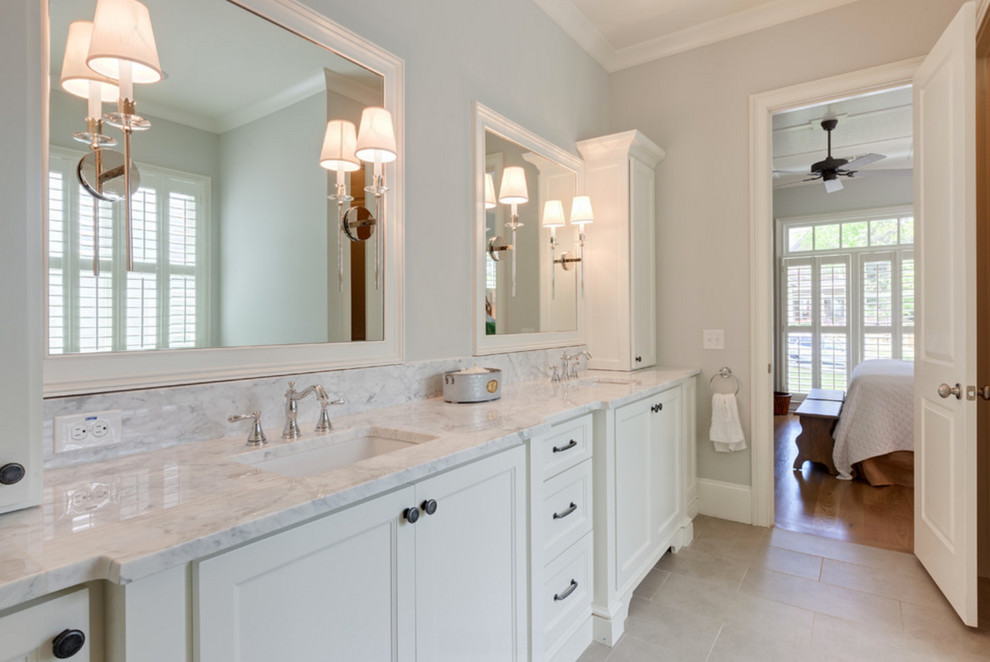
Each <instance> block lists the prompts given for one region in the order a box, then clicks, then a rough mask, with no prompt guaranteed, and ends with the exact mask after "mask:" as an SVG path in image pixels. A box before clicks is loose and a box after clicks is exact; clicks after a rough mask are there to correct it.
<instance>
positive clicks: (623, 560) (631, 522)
mask: <svg viewBox="0 0 990 662" xmlns="http://www.w3.org/2000/svg"><path fill="white" fill-rule="evenodd" d="M653 405H654V401H653V400H640V401H639V402H634V403H632V404H628V405H625V406H622V407H619V408H618V409H616V411H615V501H614V504H615V511H614V512H613V513H612V516H613V517H614V518H615V575H616V576H615V586H616V588H617V589H618V590H619V592H622V591H623V590H624V589H625V588H626V584H627V583H628V582H629V581H631V580H632V579H634V578H635V577H636V576H637V573H639V571H640V569H641V568H642V567H643V564H644V563H646V562H647V560H648V559H649V557H650V555H651V554H653V540H654V536H653V531H652V529H653V524H654V522H653V502H652V499H651V493H652V489H653V488H652V485H653V463H652V461H651V456H652V445H653V442H652V435H651V423H652V421H651V420H650V418H651V417H652V416H653V412H652V410H651V407H653Z"/></svg>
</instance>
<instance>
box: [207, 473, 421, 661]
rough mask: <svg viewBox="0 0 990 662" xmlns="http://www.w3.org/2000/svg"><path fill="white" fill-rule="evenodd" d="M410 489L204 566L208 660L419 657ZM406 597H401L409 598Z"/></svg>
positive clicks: (349, 509) (276, 537) (312, 523)
mask: <svg viewBox="0 0 990 662" xmlns="http://www.w3.org/2000/svg"><path fill="white" fill-rule="evenodd" d="M413 493H414V490H413V488H411V487H410V488H406V489H404V490H400V491H398V492H395V493H392V494H388V495H386V496H383V497H379V498H377V499H374V500H372V501H369V502H367V503H363V504H359V505H357V506H352V507H350V508H347V509H346V510H343V511H340V512H338V513H335V514H333V515H328V516H326V517H324V518H322V519H319V520H315V521H313V522H310V523H308V524H304V525H301V526H299V527H296V528H294V529H290V530H289V531H286V532H284V533H280V534H278V535H275V536H272V537H271V538H266V539H264V540H260V541H258V542H254V543H251V544H249V545H246V546H244V547H241V548H239V549H235V550H233V551H231V552H227V553H225V554H221V555H219V556H216V557H214V558H212V559H208V560H206V561H202V562H200V563H199V564H198V572H197V577H196V579H195V581H196V596H197V600H198V606H199V619H198V632H197V647H198V652H199V656H198V658H197V659H199V660H202V661H203V662H224V661H228V660H229V661H231V662H233V661H237V662H271V661H272V660H361V661H362V662H386V661H391V660H411V659H413V651H412V646H414V642H415V638H414V635H413V632H412V628H413V627H414V619H415V614H414V613H413V609H412V604H411V600H412V589H411V581H412V579H411V577H412V571H413V569H412V568H410V567H408V566H409V560H410V559H411V558H412V556H413V554H412V545H413V543H414V540H413V533H412V528H413V526H414V525H412V524H410V523H409V522H407V521H406V520H404V519H403V518H402V512H403V510H404V509H405V508H408V507H411V506H414V498H413ZM403 601H405V602H403Z"/></svg>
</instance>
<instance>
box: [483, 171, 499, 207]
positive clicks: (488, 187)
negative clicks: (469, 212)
mask: <svg viewBox="0 0 990 662" xmlns="http://www.w3.org/2000/svg"><path fill="white" fill-rule="evenodd" d="M497 206H498V202H496V200H495V178H494V177H492V173H490V172H486V173H485V209H495V207H497Z"/></svg>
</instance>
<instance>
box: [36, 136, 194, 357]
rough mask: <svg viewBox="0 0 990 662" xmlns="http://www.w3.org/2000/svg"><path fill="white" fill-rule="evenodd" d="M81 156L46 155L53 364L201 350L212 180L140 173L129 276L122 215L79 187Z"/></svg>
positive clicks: (147, 169)
mask: <svg viewBox="0 0 990 662" xmlns="http://www.w3.org/2000/svg"><path fill="white" fill-rule="evenodd" d="M81 156H82V153H81V152H74V151H71V150H63V149H59V148H55V147H53V148H52V149H51V153H50V155H49V175H48V189H49V196H48V199H49V208H48V237H47V240H48V256H49V257H48V329H49V333H48V352H49V354H62V353H69V352H108V351H122V350H151V349H164V348H179V347H197V346H204V345H206V344H207V339H208V337H209V336H208V334H209V329H208V314H207V312H206V311H207V309H206V279H205V274H206V270H207V263H208V252H207V251H208V245H207V240H208V236H209V233H208V222H209V194H210V180H209V178H207V177H202V176H199V175H190V174H186V173H180V172H176V171H171V170H166V169H163V168H155V167H152V166H147V165H140V166H139V167H140V172H141V186H140V188H139V189H138V191H137V193H135V195H134V196H133V197H132V202H131V225H132V235H133V244H132V250H133V258H134V269H133V270H132V271H127V270H126V267H125V255H126V244H125V241H126V238H125V236H124V232H123V227H124V218H123V215H124V205H123V203H118V204H111V203H108V202H103V201H99V200H97V199H96V198H94V197H93V196H91V195H89V193H87V192H86V191H85V190H84V189H83V188H82V187H81V185H80V184H79V182H78V180H77V179H76V175H75V168H76V163H77V162H78V161H79V158H80V157H81ZM94 217H95V218H96V219H98V223H94Z"/></svg>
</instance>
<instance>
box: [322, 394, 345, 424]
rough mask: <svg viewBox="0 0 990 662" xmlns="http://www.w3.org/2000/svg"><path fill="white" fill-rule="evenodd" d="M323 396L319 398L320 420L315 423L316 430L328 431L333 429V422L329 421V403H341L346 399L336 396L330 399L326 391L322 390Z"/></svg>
mask: <svg viewBox="0 0 990 662" xmlns="http://www.w3.org/2000/svg"><path fill="white" fill-rule="evenodd" d="M323 396H324V397H321V398H320V420H319V421H317V423H316V431H317V432H330V430H333V423H331V422H330V412H329V411H328V409H329V408H330V405H343V404H346V403H347V401H346V400H344V398H337V399H336V400H331V399H330V398H329V396H327V392H326V391H323Z"/></svg>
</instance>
